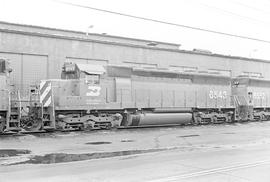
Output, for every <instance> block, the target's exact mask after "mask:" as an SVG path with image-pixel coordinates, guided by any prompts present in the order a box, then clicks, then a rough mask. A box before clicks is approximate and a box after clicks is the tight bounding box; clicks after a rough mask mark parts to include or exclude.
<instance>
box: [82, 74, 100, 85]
mask: <svg viewBox="0 0 270 182" xmlns="http://www.w3.org/2000/svg"><path fill="white" fill-rule="evenodd" d="M85 82H86V84H89V85H97V84H99V82H100V76H99V75H86V76H85Z"/></svg>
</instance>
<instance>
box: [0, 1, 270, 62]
mask: <svg viewBox="0 0 270 182" xmlns="http://www.w3.org/2000/svg"><path fill="white" fill-rule="evenodd" d="M63 1H67V2H72V3H76V4H81V5H86V6H91V7H96V8H101V9H107V10H111V11H117V12H122V13H126V14H131V15H135V16H141V17H147V18H153V19H157V20H162V21H168V22H172V23H178V24H183V25H188V26H194V27H200V28H205V29H211V30H215V31H221V32H226V33H231V34H237V35H242V36H249V37H254V38H258V39H263V40H269V41H270V33H269V32H270V1H269V0H256V1H255V0H63ZM0 21H7V22H13V23H21V24H30V25H38V26H45V27H52V28H61V29H69V30H79V31H89V32H93V33H107V34H109V35H117V36H125V37H133V38H141V39H148V40H155V41H164V42H172V43H178V44H181V45H182V46H181V49H187V50H191V49H193V48H200V49H207V50H210V51H212V52H214V53H221V54H225V55H236V56H245V57H252V58H263V59H269V60H270V43H262V42H256V41H251V40H245V39H240V38H233V37H227V36H222V35H217V34H212V33H205V32H200V31H195V30H191V29H185V28H180V27H175V26H170V25H164V24H158V23H153V22H148V21H143V20H136V19H132V18H127V17H122V16H118V15H112V14H107V13H102V12H97V11H94V10H90V9H83V8H79V7H73V6H69V5H65V4H60V3H57V2H55V1H53V0H0ZM90 25H93V28H91V29H89V28H88V27H89V26H90Z"/></svg>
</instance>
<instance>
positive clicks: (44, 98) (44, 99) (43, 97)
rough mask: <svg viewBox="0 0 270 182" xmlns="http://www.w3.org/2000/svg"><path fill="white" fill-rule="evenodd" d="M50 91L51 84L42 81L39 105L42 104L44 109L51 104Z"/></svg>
mask: <svg viewBox="0 0 270 182" xmlns="http://www.w3.org/2000/svg"><path fill="white" fill-rule="evenodd" d="M44 87H46V88H44ZM51 91H52V84H51V83H50V82H49V81H44V82H42V84H40V103H42V104H43V106H44V107H48V106H49V105H50V104H51V101H52V98H51Z"/></svg>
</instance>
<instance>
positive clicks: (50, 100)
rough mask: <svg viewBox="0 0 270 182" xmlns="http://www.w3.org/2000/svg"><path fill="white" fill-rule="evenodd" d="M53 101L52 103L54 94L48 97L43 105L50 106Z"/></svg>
mask: <svg viewBox="0 0 270 182" xmlns="http://www.w3.org/2000/svg"><path fill="white" fill-rule="evenodd" d="M51 103H52V96H50V97H49V98H48V100H47V101H46V102H45V104H44V105H43V107H48V106H50V104H51Z"/></svg>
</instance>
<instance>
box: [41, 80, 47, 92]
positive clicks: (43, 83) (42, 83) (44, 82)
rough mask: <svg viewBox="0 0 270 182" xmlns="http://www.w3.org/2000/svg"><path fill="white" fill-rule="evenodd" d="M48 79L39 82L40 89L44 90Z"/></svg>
mask: <svg viewBox="0 0 270 182" xmlns="http://www.w3.org/2000/svg"><path fill="white" fill-rule="evenodd" d="M46 82H47V81H44V80H42V81H41V82H40V84H39V89H40V90H42V89H43V87H44V85H45V84H46Z"/></svg>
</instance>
